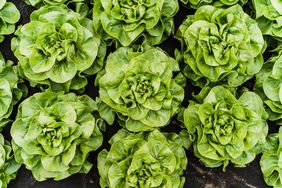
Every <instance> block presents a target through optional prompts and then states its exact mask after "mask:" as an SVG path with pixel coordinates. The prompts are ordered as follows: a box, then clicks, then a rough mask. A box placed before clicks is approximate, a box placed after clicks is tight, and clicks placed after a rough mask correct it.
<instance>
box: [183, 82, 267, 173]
mask: <svg viewBox="0 0 282 188" xmlns="http://www.w3.org/2000/svg"><path fill="white" fill-rule="evenodd" d="M183 118H184V125H185V127H186V129H187V132H188V134H190V135H192V136H191V138H194V142H193V150H194V154H195V156H196V157H198V158H199V160H200V161H201V162H202V163H204V165H205V166H207V167H211V168H214V167H219V166H221V165H223V169H225V167H226V166H227V165H228V164H229V163H230V162H231V163H233V164H234V165H235V166H236V167H245V165H246V164H248V163H250V162H251V161H253V160H254V159H255V157H256V155H257V154H258V153H260V152H261V146H262V145H263V144H265V141H266V136H267V132H268V126H267V123H266V119H267V113H266V111H265V110H264V107H263V102H262V100H261V99H260V97H259V96H258V95H257V94H255V93H254V92H249V91H246V92H244V93H243V94H242V95H241V96H240V97H238V98H237V97H235V95H234V94H233V93H231V92H230V91H229V90H228V89H226V88H224V87H222V86H216V87H213V88H203V90H202V91H201V92H200V93H199V94H198V95H197V96H195V98H194V100H193V101H190V104H189V106H188V108H187V109H185V111H184V114H183Z"/></svg>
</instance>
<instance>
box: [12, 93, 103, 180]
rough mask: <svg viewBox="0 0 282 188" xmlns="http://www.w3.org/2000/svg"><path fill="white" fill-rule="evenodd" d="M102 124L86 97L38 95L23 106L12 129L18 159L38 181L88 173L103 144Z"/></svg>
mask: <svg viewBox="0 0 282 188" xmlns="http://www.w3.org/2000/svg"><path fill="white" fill-rule="evenodd" d="M103 124H104V121H103V120H102V119H101V118H99V116H98V114H97V108H96V103H95V102H94V101H93V100H92V99H91V98H90V97H88V96H86V95H83V96H76V95H75V94H74V93H69V94H63V93H62V92H59V93H53V92H48V91H46V92H43V93H37V94H35V95H33V96H31V97H29V98H28V99H26V100H24V101H23V102H22V103H21V104H20V106H19V108H18V114H17V117H16V120H15V122H14V123H13V125H12V127H11V136H12V139H13V140H12V146H13V150H14V153H15V159H16V161H17V162H19V163H22V164H24V165H25V166H26V168H27V169H29V170H31V172H32V174H33V176H34V178H35V179H36V180H37V181H43V180H46V179H48V178H53V179H54V180H61V179H64V178H67V177H69V176H70V175H72V174H75V173H88V172H89V170H90V169H91V167H92V164H91V163H90V162H89V161H88V160H87V157H88V154H89V152H91V151H95V150H97V149H98V148H99V147H100V146H101V144H102V141H103V136H102V133H101V132H100V127H102V126H104V125H103Z"/></svg>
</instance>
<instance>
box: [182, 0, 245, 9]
mask: <svg viewBox="0 0 282 188" xmlns="http://www.w3.org/2000/svg"><path fill="white" fill-rule="evenodd" d="M180 1H181V2H182V3H184V4H188V5H189V6H190V7H192V8H194V9H197V8H199V7H200V6H203V5H213V6H216V7H222V6H232V5H235V4H239V5H241V6H242V5H244V4H246V3H247V2H248V0H180Z"/></svg>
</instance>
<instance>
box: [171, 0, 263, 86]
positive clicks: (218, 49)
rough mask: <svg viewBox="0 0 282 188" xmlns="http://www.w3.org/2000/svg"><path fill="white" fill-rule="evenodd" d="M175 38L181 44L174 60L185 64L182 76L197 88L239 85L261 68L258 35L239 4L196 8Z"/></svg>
mask: <svg viewBox="0 0 282 188" xmlns="http://www.w3.org/2000/svg"><path fill="white" fill-rule="evenodd" d="M176 38H177V39H179V40H180V41H181V43H182V49H181V52H178V51H176V56H177V59H178V60H180V61H184V62H185V64H187V66H186V67H185V68H184V70H183V73H184V74H185V76H187V77H188V78H190V79H192V81H193V83H194V84H195V85H197V86H200V87H204V86H206V85H208V84H212V85H216V84H227V85H228V86H229V87H237V86H240V85H241V84H243V83H244V82H246V81H247V80H249V79H251V78H252V77H253V76H254V74H256V73H258V72H259V71H260V69H261V68H262V65H263V57H262V53H263V51H264V49H265V46H264V44H265V42H264V39H263V36H262V33H261V31H260V29H259V27H258V25H257V23H256V21H255V20H253V19H252V18H250V16H248V15H247V14H246V13H244V12H243V9H242V7H240V6H239V5H235V6H232V7H230V8H227V9H223V8H216V7H214V6H209V5H206V6H202V7H200V8H199V9H197V11H196V13H195V15H194V16H188V17H187V19H186V20H185V21H184V22H183V24H182V25H181V26H180V28H179V30H178V32H177V34H176Z"/></svg>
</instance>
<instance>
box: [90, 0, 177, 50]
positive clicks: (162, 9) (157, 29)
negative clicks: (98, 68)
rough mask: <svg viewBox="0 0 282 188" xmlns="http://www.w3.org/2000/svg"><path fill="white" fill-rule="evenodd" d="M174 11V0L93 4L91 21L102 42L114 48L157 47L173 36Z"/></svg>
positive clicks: (95, 0) (130, 0)
mask: <svg viewBox="0 0 282 188" xmlns="http://www.w3.org/2000/svg"><path fill="white" fill-rule="evenodd" d="M178 8H179V6H178V0H162V1H159V0H150V1H144V0H125V1H109V0H106V1H104V0H94V8H93V20H94V23H95V24H94V25H95V28H96V30H98V31H100V32H101V33H102V34H103V38H105V39H107V41H108V42H110V43H111V42H112V41H115V42H116V43H117V46H119V45H121V46H130V45H132V44H133V43H135V44H136V43H137V44H140V43H141V44H143V43H147V44H150V45H157V44H160V43H162V42H163V41H164V40H165V39H167V38H168V36H170V35H171V34H172V33H173V32H174V23H173V16H174V15H175V14H176V13H177V11H178Z"/></svg>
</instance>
